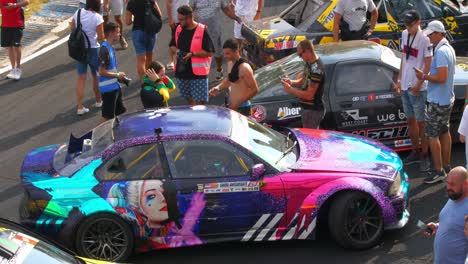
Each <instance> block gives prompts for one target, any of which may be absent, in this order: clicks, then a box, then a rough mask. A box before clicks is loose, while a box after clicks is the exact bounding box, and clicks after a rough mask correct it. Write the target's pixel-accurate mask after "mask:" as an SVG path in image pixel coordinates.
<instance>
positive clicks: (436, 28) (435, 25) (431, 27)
mask: <svg viewBox="0 0 468 264" xmlns="http://www.w3.org/2000/svg"><path fill="white" fill-rule="evenodd" d="M434 32H440V33H445V27H444V24H442V22H440V21H438V20H434V21H431V22H430V23H429V24H427V27H426V28H425V29H424V34H426V36H428V35H430V34H432V33H434Z"/></svg>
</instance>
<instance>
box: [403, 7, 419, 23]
mask: <svg viewBox="0 0 468 264" xmlns="http://www.w3.org/2000/svg"><path fill="white" fill-rule="evenodd" d="M418 20H421V17H420V16H419V13H418V11H416V10H409V11H408V12H406V13H405V14H404V16H403V23H404V24H405V25H411V24H413V23H414V22H416V21H418Z"/></svg>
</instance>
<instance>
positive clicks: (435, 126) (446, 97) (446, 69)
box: [415, 20, 456, 183]
mask: <svg viewBox="0 0 468 264" xmlns="http://www.w3.org/2000/svg"><path fill="white" fill-rule="evenodd" d="M424 33H425V34H426V35H427V36H428V37H429V39H430V41H431V43H432V45H434V46H435V49H434V58H433V60H432V63H431V70H430V73H429V74H425V73H424V72H423V71H421V70H420V69H417V68H415V73H416V76H417V77H418V79H419V80H423V81H424V80H427V81H428V85H427V103H428V107H427V113H426V136H427V137H428V138H429V147H430V149H431V155H432V162H433V165H434V170H435V171H434V173H431V174H430V175H429V176H428V177H427V178H426V179H425V180H424V182H425V183H435V182H438V181H443V180H444V179H445V178H446V177H447V172H449V171H450V158H451V157H450V155H451V151H452V138H451V136H450V130H449V122H450V113H451V112H452V107H453V102H454V100H455V94H454V92H453V75H454V73H455V60H456V57H455V51H454V50H453V48H452V46H450V44H449V42H448V41H447V39H446V38H445V28H444V24H442V22H440V21H437V20H434V21H431V22H430V23H429V24H428V25H427V28H426V29H425V30H424Z"/></svg>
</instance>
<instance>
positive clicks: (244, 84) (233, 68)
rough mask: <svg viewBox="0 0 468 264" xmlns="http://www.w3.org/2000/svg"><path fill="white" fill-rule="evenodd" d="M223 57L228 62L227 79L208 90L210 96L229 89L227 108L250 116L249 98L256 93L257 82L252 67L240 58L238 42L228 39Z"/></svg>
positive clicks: (224, 46) (224, 45)
mask: <svg viewBox="0 0 468 264" xmlns="http://www.w3.org/2000/svg"><path fill="white" fill-rule="evenodd" d="M223 51H224V57H225V58H226V60H227V61H228V73H229V74H228V77H227V78H224V79H223V80H222V81H221V83H220V84H218V85H217V86H215V87H213V88H211V89H210V96H211V97H213V96H216V95H217V94H218V92H219V90H225V89H228V88H229V87H231V89H230V92H229V104H228V107H229V108H230V109H232V110H236V111H237V112H239V113H241V114H243V115H245V116H250V110H251V104H250V101H249V100H250V98H252V97H254V96H255V95H256V94H257V92H258V85H257V81H255V78H254V75H253V70H252V67H250V64H249V63H248V62H247V60H245V59H244V58H242V57H241V56H240V49H239V42H238V41H237V40H236V39H234V38H231V39H228V40H226V42H224V44H223Z"/></svg>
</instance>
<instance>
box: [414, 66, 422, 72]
mask: <svg viewBox="0 0 468 264" xmlns="http://www.w3.org/2000/svg"><path fill="white" fill-rule="evenodd" d="M413 70H415V71H418V72H422V71H421V70H420V69H418V68H416V67H413Z"/></svg>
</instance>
